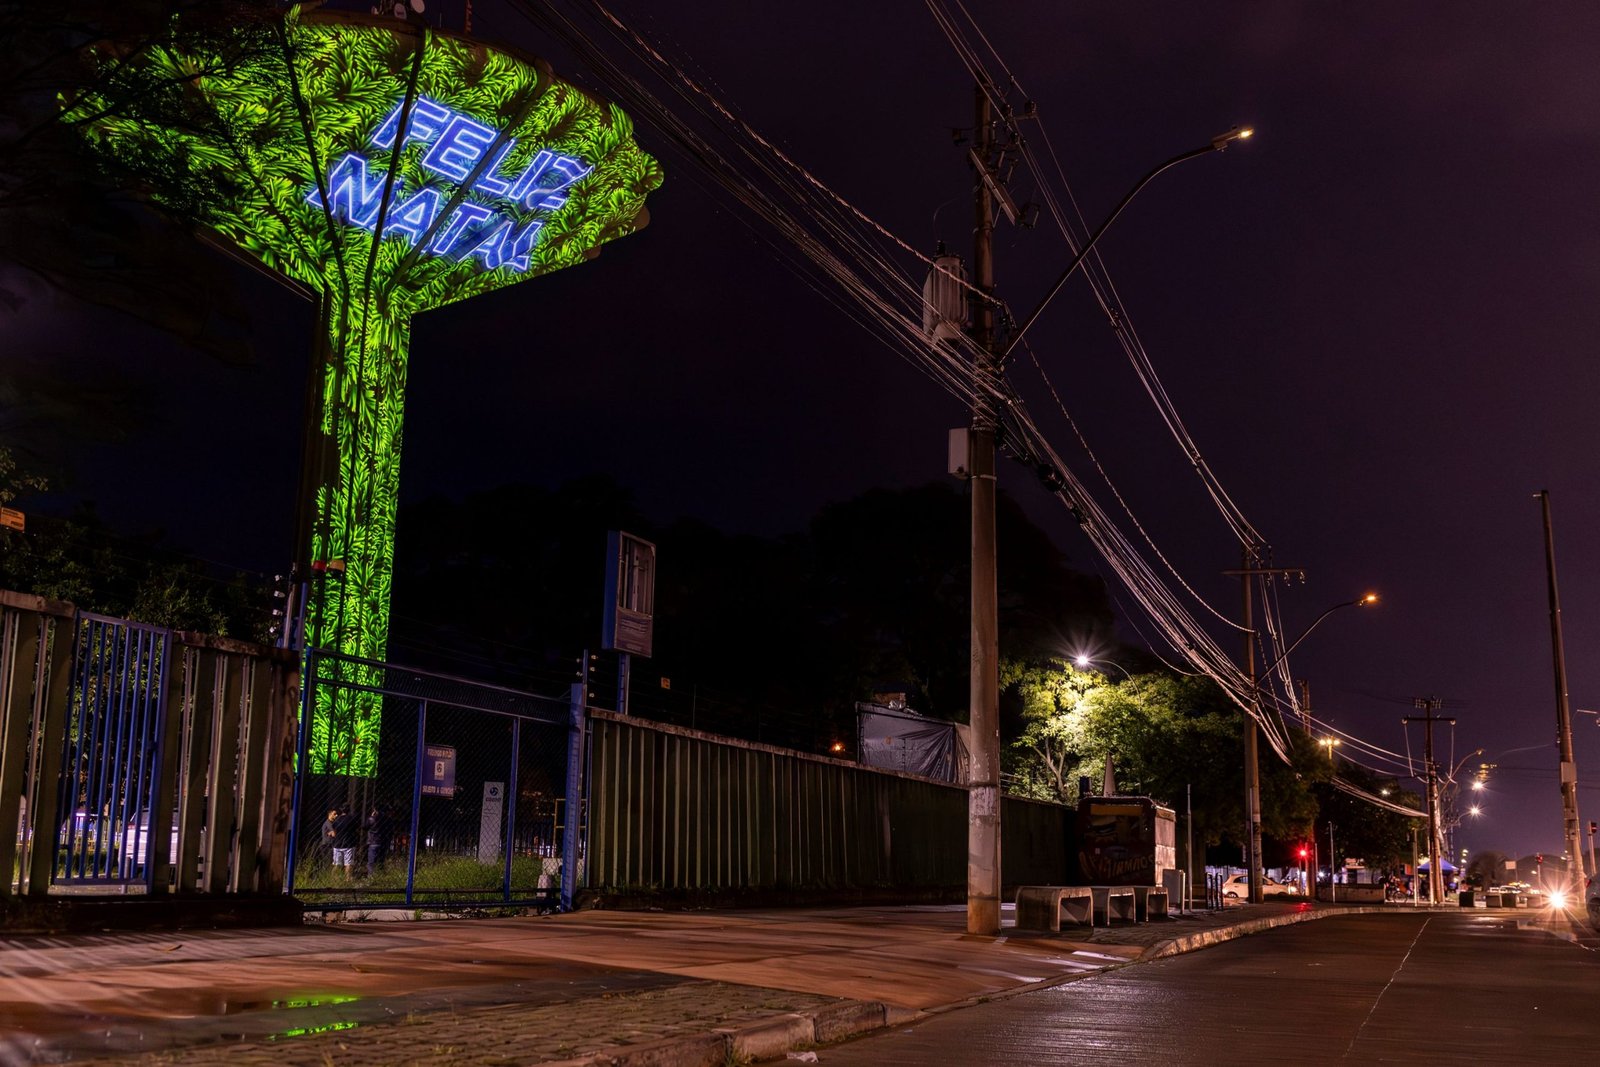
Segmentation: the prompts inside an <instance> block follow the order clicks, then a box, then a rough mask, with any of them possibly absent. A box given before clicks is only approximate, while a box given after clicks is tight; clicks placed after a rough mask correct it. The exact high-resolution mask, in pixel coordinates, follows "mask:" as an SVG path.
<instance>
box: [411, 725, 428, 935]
mask: <svg viewBox="0 0 1600 1067" xmlns="http://www.w3.org/2000/svg"><path fill="white" fill-rule="evenodd" d="M427 736H428V702H427V701H426V700H424V701H422V702H421V703H420V704H419V705H418V706H417V767H416V773H415V775H414V776H413V777H412V779H411V848H410V850H409V852H408V853H407V855H406V907H408V908H409V907H410V906H411V894H412V891H413V890H414V889H415V888H416V885H417V827H418V826H419V825H420V823H421V814H422V759H423V753H424V751H426V745H427V742H426V741H425V740H424V738H426V737H427Z"/></svg>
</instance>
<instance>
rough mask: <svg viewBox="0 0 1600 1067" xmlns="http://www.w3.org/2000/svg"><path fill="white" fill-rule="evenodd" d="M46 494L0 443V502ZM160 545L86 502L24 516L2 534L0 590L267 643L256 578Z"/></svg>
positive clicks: (44, 485)
mask: <svg viewBox="0 0 1600 1067" xmlns="http://www.w3.org/2000/svg"><path fill="white" fill-rule="evenodd" d="M48 489H49V483H48V482H47V481H46V480H45V479H44V478H43V477H41V476H39V475H37V474H35V473H32V472H31V471H29V470H27V469H25V468H23V467H22V466H21V464H20V463H19V462H18V461H17V459H16V457H15V455H14V453H13V452H12V451H11V450H10V449H9V448H6V447H5V446H0V504H11V503H14V502H21V501H24V500H28V499H31V498H33V497H34V496H36V495H38V494H42V493H45V492H46V491H47V490H48ZM164 540H165V539H164V538H163V537H162V536H161V535H160V534H159V533H151V534H145V535H143V536H137V537H126V536H121V535H119V534H117V533H115V532H113V531H112V530H110V529H109V528H108V527H107V526H106V525H105V523H103V522H102V521H101V520H100V518H99V516H98V515H96V514H95V512H94V509H93V507H92V506H88V505H85V506H82V507H80V508H79V509H78V510H77V511H76V512H74V513H73V514H72V515H71V516H70V517H68V518H65V519H62V518H58V517H56V516H52V515H48V514H29V515H28V519H27V529H26V531H25V532H19V531H16V530H6V529H0V589H11V590H15V591H17V592H21V593H31V594H33V595H36V596H42V597H48V598H49V599H51V600H67V601H71V602H72V603H73V604H74V605H75V606H77V607H78V608H80V609H83V610H88V611H96V612H101V613H103V614H107V615H114V616H117V617H120V618H126V619H131V620H133V621H135V622H145V623H150V624H151V625H155V626H166V627H171V628H173V629H179V630H199V631H201V632H204V633H210V634H218V635H221V636H229V637H238V638H242V639H244V640H254V641H261V640H264V639H265V638H266V628H267V622H268V613H267V607H266V605H267V603H268V602H269V600H268V596H267V592H266V590H265V589H264V588H263V584H264V583H262V582H260V581H259V576H257V580H252V579H251V577H250V576H249V575H245V574H242V573H238V572H231V573H230V572H228V571H226V570H224V569H221V568H218V567H216V566H215V565H213V564H208V563H205V562H203V561H200V560H196V559H193V558H192V557H188V556H185V555H183V554H182V553H180V552H177V551H175V550H173V549H172V548H170V547H169V546H167V545H166V544H165V543H164Z"/></svg>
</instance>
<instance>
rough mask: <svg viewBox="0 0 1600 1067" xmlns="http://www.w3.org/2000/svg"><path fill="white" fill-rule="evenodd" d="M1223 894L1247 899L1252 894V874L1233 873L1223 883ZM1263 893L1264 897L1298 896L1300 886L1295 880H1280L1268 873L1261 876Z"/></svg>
mask: <svg viewBox="0 0 1600 1067" xmlns="http://www.w3.org/2000/svg"><path fill="white" fill-rule="evenodd" d="M1222 895H1223V896H1225V897H1231V898H1233V899H1236V900H1247V899H1249V896H1250V876H1249V875H1248V874H1232V875H1229V876H1228V880H1227V881H1226V882H1223V883H1222ZM1261 895H1262V896H1263V897H1297V896H1299V895H1300V887H1299V886H1298V885H1295V884H1294V883H1293V882H1280V881H1278V880H1277V879H1276V878H1272V877H1270V876H1268V875H1262V876H1261Z"/></svg>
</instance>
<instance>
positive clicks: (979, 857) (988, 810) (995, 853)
mask: <svg viewBox="0 0 1600 1067" xmlns="http://www.w3.org/2000/svg"><path fill="white" fill-rule="evenodd" d="M991 99H992V87H991V86H984V85H979V86H976V88H975V101H976V115H975V127H976V139H977V145H976V146H975V147H974V148H973V149H972V151H971V153H970V154H969V158H970V159H971V161H972V164H973V169H974V170H975V171H976V172H977V179H978V180H977V183H976V186H975V189H974V196H973V207H974V212H973V218H974V227H973V229H974V239H973V253H972V267H973V279H972V280H973V287H974V290H975V292H976V294H977V298H976V299H974V300H973V302H972V307H973V316H972V326H971V328H970V331H969V332H970V336H971V338H972V341H973V345H974V348H975V349H976V358H975V360H974V364H973V384H974V390H973V396H974V400H973V405H972V425H971V429H970V431H969V432H968V434H967V477H968V479H969V482H970V485H971V490H970V493H969V495H970V498H971V507H972V511H971V519H972V525H971V531H972V567H971V576H972V584H971V596H972V599H971V601H970V602H969V603H970V605H971V627H970V630H969V634H970V639H971V645H970V652H969V657H970V664H971V666H970V674H969V678H970V681H969V687H968V700H969V705H968V706H969V712H968V722H969V724H970V729H971V731H972V760H971V771H970V774H969V781H968V789H967V933H969V934H985V935H993V934H998V933H999V932H1000V682H999V661H1000V649H999V597H998V593H997V588H996V579H995V532H994V523H995V492H996V485H995V462H994V461H995V436H996V430H997V428H998V426H999V421H1000V412H999V410H998V407H997V405H996V399H997V394H998V386H999V382H1000V380H1001V378H1002V376H1003V375H1004V373H1005V361H1006V357H1007V356H1009V355H1010V354H1011V352H1012V350H1013V349H1015V348H1016V347H1017V345H1018V344H1019V343H1021V341H1022V338H1023V335H1024V334H1026V333H1027V331H1028V328H1029V327H1031V326H1032V325H1033V324H1034V322H1035V321H1037V320H1038V318H1039V316H1040V315H1041V314H1042V313H1043V312H1044V309H1045V308H1046V307H1047V306H1048V305H1049V303H1050V301H1051V299H1052V298H1054V297H1055V295H1056V293H1058V292H1060V291H1061V287H1062V286H1063V285H1065V284H1066V282H1067V279H1068V278H1070V277H1072V274H1073V272H1074V271H1076V270H1077V269H1078V268H1079V267H1080V266H1081V265H1082V264H1083V261H1084V259H1085V258H1086V257H1087V256H1088V255H1089V253H1090V252H1091V251H1092V250H1093V249H1094V247H1095V244H1096V243H1097V242H1098V241H1099V240H1100V238H1101V237H1102V236H1104V235H1105V232H1106V230H1108V229H1109V228H1110V227H1111V224H1112V223H1113V222H1115V221H1116V220H1117V217H1118V216H1119V215H1121V214H1122V211H1123V209H1124V208H1126V207H1127V206H1128V204H1129V203H1130V202H1131V201H1132V200H1133V198H1134V197H1135V196H1137V195H1138V194H1139V191H1140V190H1141V189H1143V188H1144V187H1145V186H1146V185H1148V184H1149V183H1150V182H1151V181H1152V180H1153V179H1154V178H1155V177H1156V176H1157V175H1158V174H1160V173H1162V172H1163V171H1165V170H1168V169H1169V168H1171V167H1175V166H1177V165H1178V164H1179V163H1182V162H1184V161H1185V160H1188V159H1194V158H1196V157H1198V156H1202V155H1207V154H1209V153H1211V152H1221V151H1223V150H1225V149H1226V148H1228V146H1230V145H1232V144H1234V143H1235V142H1237V141H1242V140H1245V139H1247V138H1248V137H1250V136H1251V134H1252V133H1253V132H1254V131H1252V130H1250V129H1240V128H1238V127H1235V128H1234V129H1232V130H1229V131H1228V132H1226V133H1221V134H1218V135H1217V136H1215V137H1213V138H1212V139H1211V143H1210V144H1207V145H1205V146H1203V147H1201V148H1196V149H1193V150H1192V151H1189V152H1184V153H1182V154H1181V155H1176V156H1173V157H1172V158H1171V159H1169V160H1167V161H1166V162H1165V163H1162V164H1161V165H1160V166H1158V167H1155V168H1154V169H1153V170H1151V171H1150V172H1149V173H1147V174H1146V175H1145V176H1144V177H1142V178H1140V179H1139V181H1138V182H1137V183H1136V184H1135V185H1134V187H1133V188H1132V189H1130V190H1129V191H1128V193H1127V194H1126V195H1125V196H1123V198H1122V199H1121V200H1120V201H1119V202H1118V203H1117V206H1116V208H1115V209H1114V210H1113V211H1112V212H1111V214H1110V215H1109V216H1108V217H1107V218H1106V220H1105V221H1104V222H1102V223H1101V224H1100V225H1099V227H1097V228H1096V229H1095V231H1094V232H1093V233H1092V234H1090V235H1089V239H1088V240H1087V241H1085V242H1084V244H1083V247H1082V248H1080V249H1079V250H1078V252H1077V254H1076V255H1075V256H1074V257H1073V258H1072V262H1070V263H1068V264H1067V268H1066V269H1065V270H1064V271H1062V272H1061V275H1060V277H1058V278H1057V279H1056V281H1055V284H1054V285H1053V286H1052V287H1051V289H1050V292H1049V293H1048V294H1046V295H1045V298H1044V299H1043V300H1042V301H1040V302H1039V306H1038V307H1036V308H1034V310H1033V313H1032V314H1030V315H1029V316H1028V317H1027V319H1026V321H1024V322H1023V324H1022V327H1021V328H1020V329H1018V330H1017V331H1016V332H1015V333H1014V334H1012V335H1011V338H1010V340H1009V341H1008V342H1006V343H1005V344H1004V345H1001V344H1000V343H999V338H998V337H997V336H996V332H997V331H996V329H995V316H994V311H995V305H994V300H993V295H992V294H993V292H994V206H995V200H996V199H997V198H998V199H1000V200H1001V203H1002V204H1004V203H1006V202H1008V201H1009V199H1010V198H1009V196H1007V195H1005V189H1004V178H1003V176H1002V174H1001V171H1000V167H999V159H998V158H997V152H996V144H995V122H994V115H993V111H992V103H991Z"/></svg>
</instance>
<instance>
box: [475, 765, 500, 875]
mask: <svg viewBox="0 0 1600 1067" xmlns="http://www.w3.org/2000/svg"><path fill="white" fill-rule="evenodd" d="M505 810H506V784H505V783H504V782H484V783H483V808H482V809H481V813H480V814H479V816H478V862H479V863H494V862H496V861H498V860H499V859H500V846H501V844H502V842H501V840H500V838H501V835H502V833H503V832H504V826H505Z"/></svg>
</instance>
